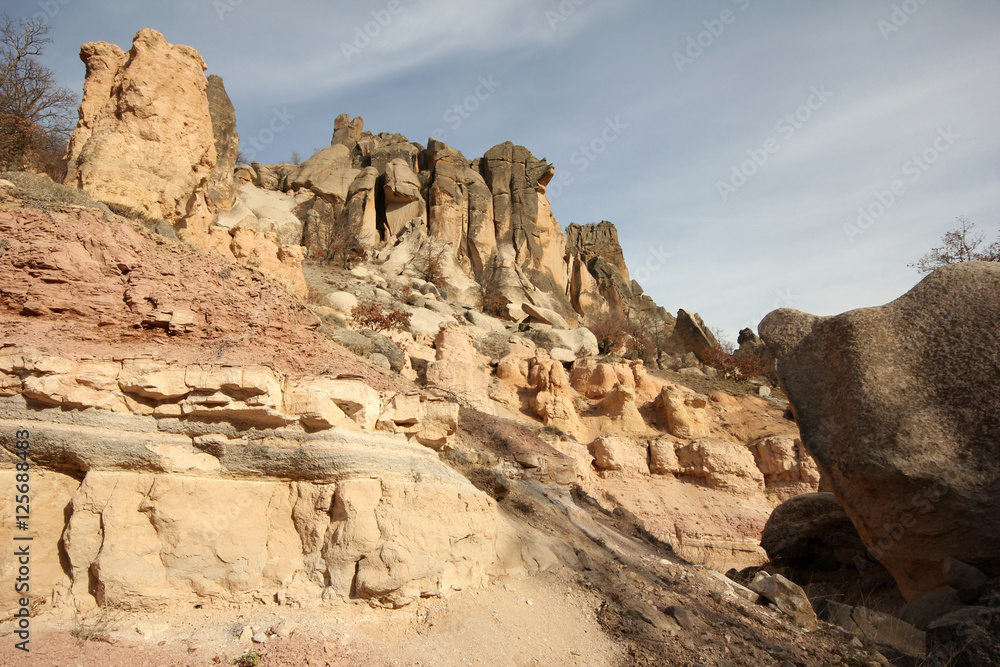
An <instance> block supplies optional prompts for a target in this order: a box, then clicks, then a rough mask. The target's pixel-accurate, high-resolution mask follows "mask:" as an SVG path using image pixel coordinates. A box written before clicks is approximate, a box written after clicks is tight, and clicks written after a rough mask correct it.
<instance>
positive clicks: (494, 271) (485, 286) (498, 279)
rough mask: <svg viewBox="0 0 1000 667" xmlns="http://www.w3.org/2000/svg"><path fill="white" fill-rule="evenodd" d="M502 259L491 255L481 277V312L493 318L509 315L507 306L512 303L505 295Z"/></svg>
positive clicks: (494, 254)
mask: <svg viewBox="0 0 1000 667" xmlns="http://www.w3.org/2000/svg"><path fill="white" fill-rule="evenodd" d="M501 268H502V266H501V263H500V258H499V256H498V255H497V254H496V253H493V254H492V255H490V258H489V260H488V261H487V262H486V265H485V266H484V267H483V273H482V275H481V276H480V277H479V298H480V308H479V309H480V310H481V311H483V312H484V313H486V314H487V315H491V316H493V317H504V316H506V315H507V305H508V304H509V303H510V302H509V301H508V300H507V297H505V296H504V295H503V291H502V290H503V276H502V273H501Z"/></svg>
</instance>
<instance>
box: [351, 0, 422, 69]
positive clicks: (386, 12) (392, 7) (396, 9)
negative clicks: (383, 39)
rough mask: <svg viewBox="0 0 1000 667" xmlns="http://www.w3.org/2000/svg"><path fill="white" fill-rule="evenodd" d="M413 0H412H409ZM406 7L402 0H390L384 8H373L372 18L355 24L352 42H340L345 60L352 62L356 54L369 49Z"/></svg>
mask: <svg viewBox="0 0 1000 667" xmlns="http://www.w3.org/2000/svg"><path fill="white" fill-rule="evenodd" d="M409 1H410V2H412V0H409ZM404 9H405V7H404V6H403V2H402V0H389V2H387V3H386V5H385V8H384V9H379V10H375V9H373V10H371V11H370V12H368V13H369V14H371V17H372V20H371V21H366V22H365V23H364V24H363V25H356V26H354V31H353V39H352V40H351V41H350V42H341V43H340V52H341V53H342V54H344V60H346V61H347V62H351V59H352V58H354V57H355V56H359V55H361V52H362V51H364V50H365V49H367V48H368V47H369V46H370V45H371V43H372V41H373V40H375V39H377V38H378V37H379V35H381V34H382V31H383V30H385V29H386V28H388V27H389V26H390V25H391V24H392V22H393V20H394V19H395V18H396V17H397V16H399V15H400V14H402V13H403V10H404Z"/></svg>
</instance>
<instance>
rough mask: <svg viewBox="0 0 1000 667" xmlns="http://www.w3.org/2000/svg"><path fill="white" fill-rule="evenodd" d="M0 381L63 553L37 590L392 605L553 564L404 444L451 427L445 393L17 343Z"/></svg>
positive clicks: (442, 469) (45, 534)
mask: <svg viewBox="0 0 1000 667" xmlns="http://www.w3.org/2000/svg"><path fill="white" fill-rule="evenodd" d="M0 385H2V386H3V391H2V394H3V397H2V398H0V446H2V447H3V449H4V450H5V452H6V454H5V455H9V456H11V457H13V456H14V455H15V454H16V452H17V447H16V440H17V438H16V437H15V433H16V432H17V431H18V430H19V429H24V428H28V429H29V430H30V434H31V435H30V443H31V458H32V464H33V466H37V467H38V468H40V469H41V471H43V472H41V474H40V475H37V476H36V478H35V482H34V484H33V489H34V493H35V496H34V498H35V499H38V500H41V499H43V498H50V500H51V503H50V504H48V505H43V506H37V505H36V507H37V509H36V512H35V513H33V520H34V521H38V524H37V525H38V526H39V527H41V528H43V530H42V531H41V532H40V534H39V538H38V540H37V541H36V542H37V543H39V548H40V549H47V550H49V552H50V553H56V552H57V551H58V550H59V549H64V550H65V553H66V559H67V570H66V572H65V573H60V572H56V571H52V572H47V571H40V572H39V575H38V578H36V579H34V580H33V589H32V592H33V593H34V594H36V595H47V594H51V595H56V596H65V597H67V598H71V599H72V600H73V602H74V604H76V605H77V607H78V608H80V609H87V608H90V607H93V606H95V605H100V606H103V605H110V606H112V607H116V608H126V609H150V608H155V607H158V606H160V605H163V604H166V603H169V602H178V601H192V600H198V599H200V598H216V599H222V600H229V601H234V602H236V601H245V600H249V599H251V598H252V597H253V596H258V597H259V596H261V595H267V596H278V597H280V598H281V599H283V600H285V601H287V602H297V603H300V604H304V605H315V604H319V603H320V601H321V600H322V599H323V598H324V597H326V596H330V595H336V596H341V597H344V598H346V597H348V596H358V597H361V598H369V599H372V600H376V601H379V602H381V603H383V604H388V605H392V606H399V605H402V604H406V603H407V602H409V601H410V600H412V599H414V598H416V597H418V596H422V595H423V596H426V595H441V594H444V593H447V592H448V591H449V590H451V589H453V588H461V587H464V586H466V585H471V584H482V583H485V582H487V581H488V580H489V578H490V577H493V576H498V575H501V574H512V573H518V572H530V571H535V570H537V569H538V568H539V567H545V566H547V565H548V564H550V563H551V562H552V556H551V553H549V552H548V551H547V548H545V547H544V546H541V545H529V544H527V543H525V542H523V541H522V539H521V537H519V536H518V535H517V533H516V532H515V531H514V530H513V529H512V528H511V527H510V526H509V525H508V524H507V523H506V521H505V519H503V517H502V516H501V515H500V514H499V513H498V512H497V510H496V506H495V503H494V502H493V501H492V500H491V499H490V498H489V497H487V496H486V495H485V494H483V493H482V492H480V491H477V490H476V489H475V488H474V487H473V486H472V485H471V484H469V482H468V481H467V480H466V479H465V478H463V477H461V476H460V475H458V474H457V473H455V472H454V471H452V470H451V469H450V468H448V467H446V466H444V465H443V464H442V463H441V462H440V461H439V460H438V459H437V457H436V456H435V455H434V453H433V452H432V451H431V450H429V449H426V448H425V447H422V446H421V445H420V444H418V443H419V442H423V443H431V442H434V443H443V442H444V441H445V440H446V439H447V437H448V436H449V435H450V434H452V433H454V432H455V428H456V425H457V416H458V410H457V408H458V406H457V405H455V404H450V405H452V406H453V409H451V410H449V409H447V407H446V406H447V405H448V404H444V403H441V402H427V401H425V400H423V399H422V398H421V397H420V396H413V395H402V394H398V395H395V396H392V397H391V398H387V399H386V398H383V397H382V396H381V395H380V393H379V392H378V391H376V390H374V389H372V388H371V387H369V386H368V385H366V384H364V383H362V382H359V381H357V380H353V379H337V378H329V377H289V376H285V375H283V374H281V373H278V372H276V371H274V370H273V369H272V368H270V367H267V366H246V367H238V366H237V367H234V366H213V365H202V364H199V365H177V364H171V363H168V362H165V361H161V360H157V359H150V358H145V359H131V358H124V359H122V358H114V357H108V358H98V359H93V360H84V361H74V360H70V359H67V358H63V357H58V356H52V355H49V354H45V353H44V352H42V351H40V350H36V349H30V348H20V349H17V348H15V349H8V350H5V355H4V356H2V357H0ZM449 413H450V417H449V416H448V415H449ZM377 426H378V428H381V429H386V430H388V431H389V432H390V433H398V434H399V435H391V434H390V433H377V432H376V430H375V429H376V427H377ZM407 436H410V437H412V438H414V439H413V440H408V438H407ZM14 474H15V471H14V470H11V469H6V470H2V471H0V479H3V480H5V481H6V482H9V483H10V484H13V483H14V481H13V476H14ZM77 480H81V481H77ZM64 508H65V515H64ZM417 517H420V518H419V520H418V519H417ZM11 520H12V519H11V517H10V516H8V517H5V518H4V519H3V521H4V522H5V524H6V523H8V522H9V521H11ZM60 521H62V522H63V524H64V525H63V527H62V529H61V530H59V529H58V528H57V525H58V524H59V522H60ZM6 527H8V528H11V529H12V528H13V527H12V526H6ZM529 553H531V554H533V555H528V554H529ZM525 556H527V558H528V560H529V561H531V562H530V563H529V562H527V561H525V560H524V557H525ZM10 563H11V561H10V557H9V556H5V557H4V558H3V560H2V561H0V570H3V571H6V570H7V569H8V568H9V567H10ZM36 591H37V592H36ZM0 601H2V603H3V604H4V605H5V606H6V605H8V604H9V603H10V602H11V600H10V599H9V595H7V594H5V596H4V597H3V598H2V600H0Z"/></svg>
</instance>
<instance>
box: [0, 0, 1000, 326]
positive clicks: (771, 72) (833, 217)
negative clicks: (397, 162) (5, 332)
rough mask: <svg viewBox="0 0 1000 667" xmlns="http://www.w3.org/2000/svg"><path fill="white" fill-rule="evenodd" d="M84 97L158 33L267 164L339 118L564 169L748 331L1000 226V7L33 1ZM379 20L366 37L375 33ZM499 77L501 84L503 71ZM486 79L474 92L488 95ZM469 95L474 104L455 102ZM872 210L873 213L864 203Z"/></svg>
mask: <svg viewBox="0 0 1000 667" xmlns="http://www.w3.org/2000/svg"><path fill="white" fill-rule="evenodd" d="M3 11H5V12H7V13H8V14H11V15H13V16H18V15H32V14H38V13H39V12H41V15H43V16H45V17H46V20H48V21H49V23H50V25H51V28H52V32H51V37H52V38H53V39H54V41H55V43H54V44H53V45H51V46H50V48H49V50H48V51H47V53H46V55H45V57H44V59H43V60H44V62H45V64H46V65H48V66H49V67H51V68H52V69H53V70H55V72H56V74H57V76H58V78H59V80H60V82H61V83H62V84H63V85H65V86H66V87H68V88H71V89H74V90H80V89H81V87H82V82H83V74H84V68H83V65H82V63H80V61H79V59H78V55H77V54H78V50H79V46H80V44H81V43H83V42H89V41H108V42H113V43H116V44H119V45H120V46H122V47H123V48H128V47H129V45H130V44H131V39H132V36H133V35H134V34H135V32H136V31H137V30H138V29H139V28H142V27H151V28H155V29H157V30H159V31H160V32H162V33H163V34H164V36H165V37H166V38H167V40H168V41H170V42H173V43H179V44H187V45H189V46H193V47H195V48H196V49H198V50H199V51H201V53H202V55H203V56H204V58H205V61H206V62H207V63H208V66H209V73H215V74H219V75H221V76H222V77H223V78H224V80H225V82H226V88H227V90H228V91H229V94H230V96H231V97H232V99H233V103H234V104H235V106H236V112H237V119H238V129H239V132H240V135H241V137H242V138H243V140H244V145H246V142H247V141H249V139H250V138H252V137H254V136H257V137H258V138H269V137H268V136H267V133H265V134H263V135H260V131H261V130H262V129H264V128H266V127H267V126H268V123H269V121H270V120H271V118H272V116H273V114H274V113H275V110H278V111H279V112H281V113H282V114H288V115H292V116H294V118H292V119H291V120H290V122H289V123H288V125H287V127H286V128H285V129H284V130H283V131H282V132H280V133H278V134H277V135H275V136H274V137H273V138H271V140H270V142H268V143H266V145H263V144H262V145H261V150H260V155H259V159H261V160H262V161H264V162H278V161H285V160H287V159H288V158H289V156H290V155H291V153H292V151H298V152H299V153H300V154H302V155H303V156H308V155H310V154H311V153H312V152H313V150H314V149H318V148H322V147H324V146H327V145H328V144H329V141H330V136H331V134H332V131H333V119H334V118H335V117H336V116H337V115H338V114H340V113H350V114H351V115H352V116H362V117H363V118H364V119H365V128H366V129H369V130H371V131H373V132H399V133H402V134H404V135H406V136H407V137H408V138H409V139H410V140H411V141H417V142H420V143H426V141H427V138H428V137H429V136H432V135H436V136H439V137H441V138H443V140H444V141H445V142H446V143H448V144H449V145H451V146H454V147H455V148H458V149H459V150H461V151H462V152H463V153H464V154H465V156H466V157H467V158H469V159H472V158H474V157H476V156H480V155H482V154H483V153H484V152H485V151H486V150H487V149H489V148H490V147H491V146H493V145H494V144H497V143H500V142H503V141H507V140H510V141H513V142H515V143H518V144H522V145H524V146H526V147H528V148H529V149H530V150H531V151H532V152H533V153H534V154H535V155H536V156H538V157H540V158H541V157H544V158H547V159H548V160H549V161H550V162H552V163H553V164H555V166H556V180H559V179H563V183H561V184H560V185H558V186H555V185H554V186H552V188H551V189H550V198H551V200H552V208H553V212H554V213H555V215H556V218H557V219H558V220H559V222H560V223H561V224H562V225H563V226H564V227H565V226H566V225H568V224H569V223H572V222H578V223H586V222H597V221H600V220H611V221H612V222H614V223H615V224H616V225H617V227H618V230H619V235H620V237H621V241H622V246H623V247H624V249H625V256H626V260H627V262H628V264H629V266H630V268H631V269H632V272H633V277H635V278H637V279H638V280H639V282H640V283H641V284H642V286H643V287H644V288H645V290H646V293H647V294H650V295H651V296H652V297H653V298H654V299H656V301H657V302H658V303H660V304H661V305H663V306H665V307H666V308H667V309H669V310H672V311H676V310H677V309H678V308H686V309H689V310H695V311H698V312H700V313H701V314H702V316H703V317H704V319H705V320H706V322H707V323H708V324H709V325H710V326H718V327H722V328H724V329H725V330H726V331H727V332H729V334H730V336H731V337H733V338H735V334H736V331H737V330H738V329H740V328H741V327H743V326H748V325H749V326H756V324H757V322H758V321H759V320H760V319H761V318H762V317H763V316H764V315H765V314H766V313H767V312H768V311H770V310H771V309H772V308H775V307H785V306H788V307H793V308H798V309H800V310H805V311H808V312H812V313H816V314H821V315H830V314H835V313H839V312H843V311H845V310H850V309H852V308H858V307H863V306H872V305H878V304H881V303H885V302H887V301H890V300H892V299H894V298H896V297H897V296H899V295H901V294H903V293H904V292H906V291H907V290H908V289H909V288H910V287H912V286H913V285H914V284H915V283H916V282H917V281H918V279H919V277H920V276H919V275H918V274H917V273H916V272H915V271H914V270H913V269H911V268H908V267H907V266H906V265H907V263H908V262H912V261H914V260H915V259H917V258H918V257H919V256H920V255H921V254H923V253H924V252H925V251H926V250H928V249H929V248H930V247H931V246H932V245H934V244H935V243H936V241H937V240H938V239H939V238H940V236H941V235H942V234H943V233H944V232H945V231H946V230H948V229H949V228H951V227H952V226H953V225H954V219H955V217H957V216H962V215H964V216H968V217H969V218H970V219H971V220H972V221H973V222H975V223H977V224H978V225H979V227H980V228H981V229H983V230H984V231H986V232H987V233H988V235H989V237H990V238H989V240H993V238H994V237H995V234H996V233H997V231H998V230H1000V123H998V120H997V119H998V117H1000V3H997V2H995V0H949V1H948V2H945V1H944V0H922V1H921V0H905V1H899V0H897V1H895V2H892V1H887V2H883V1H879V0H875V1H873V0H841V1H839V2H836V3H834V2H832V1H829V0H794V1H793V0H771V1H768V2H765V0H705V1H701V2H696V1H690V2H673V1H667V2H663V1H661V2H652V1H648V2H639V1H630V0H620V1H617V2H610V1H604V2H602V1H600V0H530V1H529V0H507V1H506V2H475V3H473V2H462V1H460V0H423V1H421V0H375V1H372V2H365V1H362V2H351V3H347V2H319V1H297V0H288V1H286V2H284V3H275V2H273V0H272V1H270V2H265V1H264V0H242V1H241V0H198V1H195V0H182V1H179V2H171V3H164V2H151V1H137V2H136V1H133V2H124V1H121V0H94V1H84V0H41V1H35V2H27V1H24V2H22V1H20V0H14V1H13V2H12V1H9V0H8V2H5V3H4V10H3ZM366 31H367V34H366ZM484 82H485V83H484ZM477 93H478V97H477V96H476V95H477ZM455 105H458V108H457V109H456V108H455ZM862 212H865V213H866V214H867V215H865V216H862V215H861V213H862Z"/></svg>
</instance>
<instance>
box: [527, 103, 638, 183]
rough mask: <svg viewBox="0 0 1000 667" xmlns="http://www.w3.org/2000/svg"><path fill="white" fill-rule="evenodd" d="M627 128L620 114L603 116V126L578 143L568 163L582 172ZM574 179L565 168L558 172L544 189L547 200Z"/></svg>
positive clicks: (578, 171) (570, 172) (578, 172)
mask: <svg viewBox="0 0 1000 667" xmlns="http://www.w3.org/2000/svg"><path fill="white" fill-rule="evenodd" d="M627 129H628V125H627V124H625V123H623V122H622V119H621V116H615V117H614V118H605V119H604V127H603V128H601V131H600V132H599V133H598V135H597V136H596V137H594V138H593V139H591V140H590V141H589V142H587V143H585V144H580V148H579V150H577V151H574V152H573V154H572V155H570V156H569V161H570V164H572V165H573V166H574V167H576V173H577V174H582V173H583V172H585V171H587V169H589V168H590V165H592V164H593V163H594V162H595V161H596V160H597V158H599V157H600V156H601V155H603V154H604V152H605V151H607V150H608V146H610V145H611V144H613V143H615V142H616V141H618V139H619V137H621V135H622V133H623V132H624V131H625V130H627ZM575 181H576V177H575V176H574V175H573V172H572V171H570V170H568V169H566V170H563V171H561V172H559V175H558V176H556V177H555V178H554V179H552V181H550V182H549V187H548V189H547V190H546V194H547V195H548V198H549V201H552V200H553V199H555V198H556V197H558V196H559V195H561V194H562V193H563V190H564V189H565V188H566V187H567V186H569V185H572V184H573V183H574V182H575Z"/></svg>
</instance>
